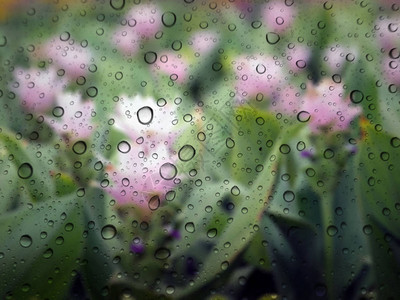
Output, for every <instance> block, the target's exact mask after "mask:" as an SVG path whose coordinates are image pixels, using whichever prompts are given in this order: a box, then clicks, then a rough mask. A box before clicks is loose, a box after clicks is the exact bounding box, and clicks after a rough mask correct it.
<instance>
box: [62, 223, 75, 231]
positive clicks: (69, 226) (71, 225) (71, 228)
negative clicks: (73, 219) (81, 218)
mask: <svg viewBox="0 0 400 300" xmlns="http://www.w3.org/2000/svg"><path fill="white" fill-rule="evenodd" d="M64 229H65V231H72V230H74V224H72V223H67V224H65V226H64Z"/></svg>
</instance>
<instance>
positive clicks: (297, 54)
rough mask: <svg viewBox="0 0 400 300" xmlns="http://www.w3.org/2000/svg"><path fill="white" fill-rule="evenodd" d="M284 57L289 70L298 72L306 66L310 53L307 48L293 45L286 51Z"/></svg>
mask: <svg viewBox="0 0 400 300" xmlns="http://www.w3.org/2000/svg"><path fill="white" fill-rule="evenodd" d="M292 45H293V44H292ZM286 55H287V60H288V62H289V68H290V69H291V70H293V71H298V70H301V69H304V68H305V67H306V66H307V64H308V62H309V60H310V57H311V51H310V49H309V48H308V47H307V46H304V45H296V46H295V45H293V47H290V48H289V49H288V50H287V52H286Z"/></svg>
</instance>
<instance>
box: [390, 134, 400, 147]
mask: <svg viewBox="0 0 400 300" xmlns="http://www.w3.org/2000/svg"><path fill="white" fill-rule="evenodd" d="M390 145H392V147H393V148H399V147H400V139H399V138H398V137H394V138H392V139H391V140H390Z"/></svg>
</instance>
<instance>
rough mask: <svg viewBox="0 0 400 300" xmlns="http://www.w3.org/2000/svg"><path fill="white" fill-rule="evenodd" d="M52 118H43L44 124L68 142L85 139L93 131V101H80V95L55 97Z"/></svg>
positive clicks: (67, 94)
mask: <svg viewBox="0 0 400 300" xmlns="http://www.w3.org/2000/svg"><path fill="white" fill-rule="evenodd" d="M57 105H58V106H57V107H55V108H54V110H53V116H51V117H50V116H48V117H45V120H46V122H47V123H48V124H49V125H50V126H51V127H52V128H53V129H54V130H55V131H56V132H57V133H58V134H59V135H62V136H65V137H67V138H68V139H69V140H77V139H86V138H88V137H89V136H90V134H91V133H92V131H93V124H92V113H93V112H94V103H93V101H85V102H83V101H82V97H81V95H80V94H78V93H76V94H70V93H65V94H61V95H59V96H58V97H57Z"/></svg>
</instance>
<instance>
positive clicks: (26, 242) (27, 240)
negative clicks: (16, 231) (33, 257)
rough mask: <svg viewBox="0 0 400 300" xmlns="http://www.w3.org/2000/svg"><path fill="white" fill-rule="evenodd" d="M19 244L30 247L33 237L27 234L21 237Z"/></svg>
mask: <svg viewBox="0 0 400 300" xmlns="http://www.w3.org/2000/svg"><path fill="white" fill-rule="evenodd" d="M19 244H20V245H21V246H22V247H24V248H28V247H30V246H31V245H32V238H31V237H30V236H29V235H27V234H25V235H23V236H21V238H20V239H19Z"/></svg>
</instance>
